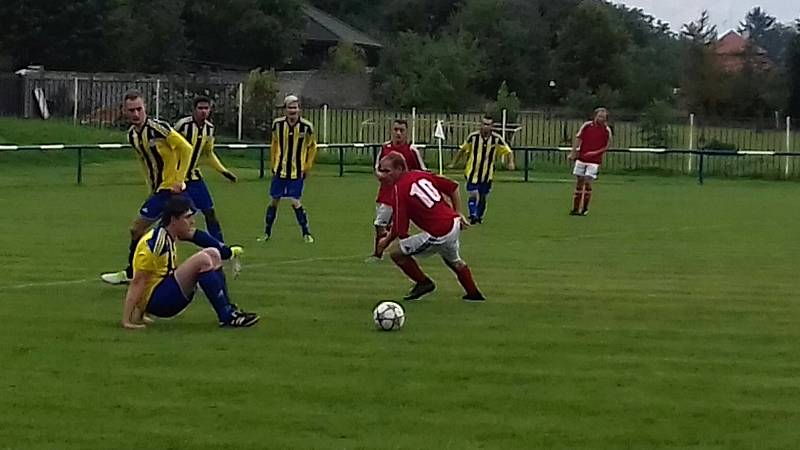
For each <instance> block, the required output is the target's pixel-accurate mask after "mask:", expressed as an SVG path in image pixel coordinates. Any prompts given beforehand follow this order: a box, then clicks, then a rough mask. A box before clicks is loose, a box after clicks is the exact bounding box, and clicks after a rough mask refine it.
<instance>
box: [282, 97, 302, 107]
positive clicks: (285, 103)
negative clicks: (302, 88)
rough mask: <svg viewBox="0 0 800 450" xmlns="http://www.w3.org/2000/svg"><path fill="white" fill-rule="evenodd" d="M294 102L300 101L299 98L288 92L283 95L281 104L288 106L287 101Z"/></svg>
mask: <svg viewBox="0 0 800 450" xmlns="http://www.w3.org/2000/svg"><path fill="white" fill-rule="evenodd" d="M294 102H297V103H300V99H299V98H298V97H297V96H296V95H294V94H289V95H287V96H286V97H284V99H283V106H284V107H286V106H289V103H294Z"/></svg>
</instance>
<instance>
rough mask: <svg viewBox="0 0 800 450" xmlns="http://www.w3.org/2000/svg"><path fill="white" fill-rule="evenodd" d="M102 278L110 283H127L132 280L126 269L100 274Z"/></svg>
mask: <svg viewBox="0 0 800 450" xmlns="http://www.w3.org/2000/svg"><path fill="white" fill-rule="evenodd" d="M100 279H101V280H103V281H105V282H106V283H108V284H127V283H129V282H130V281H131V279H130V278H128V274H127V273H125V271H124V270H120V271H119V272H108V273H104V274H102V275H100Z"/></svg>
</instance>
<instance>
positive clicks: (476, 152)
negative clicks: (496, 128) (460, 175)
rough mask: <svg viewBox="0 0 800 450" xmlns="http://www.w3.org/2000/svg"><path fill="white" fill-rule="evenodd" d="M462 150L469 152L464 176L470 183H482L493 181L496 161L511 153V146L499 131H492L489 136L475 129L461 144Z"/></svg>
mask: <svg viewBox="0 0 800 450" xmlns="http://www.w3.org/2000/svg"><path fill="white" fill-rule="evenodd" d="M461 151H462V152H464V153H467V165H466V167H465V169H464V176H466V178H467V182H468V183H473V184H480V183H488V182H490V181H492V178H493V177H494V161H495V159H496V158H498V157H502V156H506V155H508V154H510V153H511V147H509V146H508V144H506V141H505V140H504V139H503V137H502V136H500V135H499V134H498V133H495V132H492V133H491V134H490V135H489V137H488V138H484V137H483V136H481V133H480V131H475V132H473V133H470V135H469V136H467V139H466V141H464V143H463V144H461Z"/></svg>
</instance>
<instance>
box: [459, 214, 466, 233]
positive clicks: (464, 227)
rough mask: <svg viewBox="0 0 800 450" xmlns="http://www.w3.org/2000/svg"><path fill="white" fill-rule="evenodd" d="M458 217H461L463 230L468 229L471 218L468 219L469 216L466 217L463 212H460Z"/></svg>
mask: <svg viewBox="0 0 800 450" xmlns="http://www.w3.org/2000/svg"><path fill="white" fill-rule="evenodd" d="M458 218H459V219H461V229H462V230H466V229H467V228H469V220H467V218H466V217H464V215H463V214H459V215H458Z"/></svg>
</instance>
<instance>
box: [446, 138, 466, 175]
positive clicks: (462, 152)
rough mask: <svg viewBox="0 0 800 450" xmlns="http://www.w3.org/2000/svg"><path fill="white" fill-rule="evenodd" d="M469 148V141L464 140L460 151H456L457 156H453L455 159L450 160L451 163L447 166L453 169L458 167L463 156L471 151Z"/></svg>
mask: <svg viewBox="0 0 800 450" xmlns="http://www.w3.org/2000/svg"><path fill="white" fill-rule="evenodd" d="M469 149H470V143H469V142H464V143H463V144H461V147H459V149H458V152H456V154H455V156H453V160H452V161H450V164H448V165H447V168H448V169H452V168H454V167H456V165H457V164H458V163H460V162H461V158H462V157H463V156H464V155H466V154H467V153H468V152H469Z"/></svg>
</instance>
